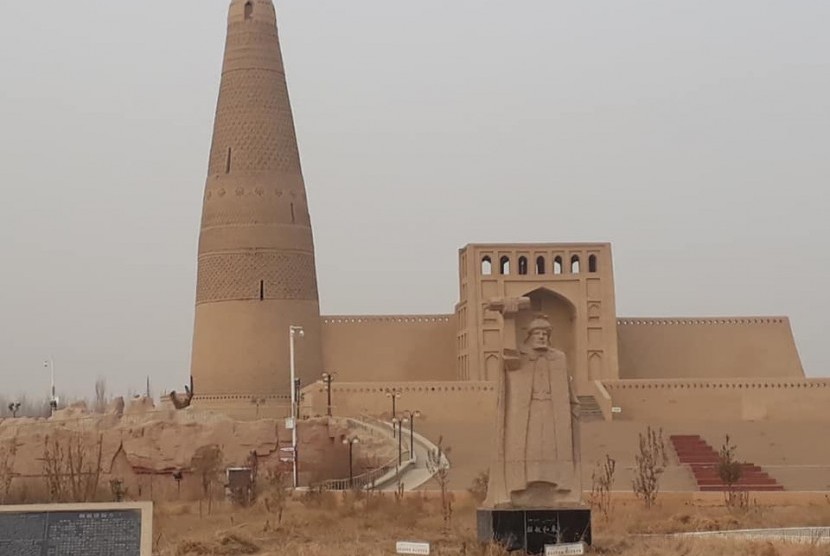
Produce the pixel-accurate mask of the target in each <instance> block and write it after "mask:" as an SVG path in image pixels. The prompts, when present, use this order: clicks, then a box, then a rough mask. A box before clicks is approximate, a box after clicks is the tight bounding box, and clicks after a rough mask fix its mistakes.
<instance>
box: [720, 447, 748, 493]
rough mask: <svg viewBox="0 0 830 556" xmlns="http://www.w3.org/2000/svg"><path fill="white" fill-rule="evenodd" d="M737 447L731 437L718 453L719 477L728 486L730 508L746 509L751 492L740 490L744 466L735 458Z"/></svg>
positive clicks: (726, 491)
mask: <svg viewBox="0 0 830 556" xmlns="http://www.w3.org/2000/svg"><path fill="white" fill-rule="evenodd" d="M736 450H737V446H735V445H734V444H732V440H731V439H730V438H729V435H728V434H727V435H726V440H725V441H724V443H723V446H721V448H720V451H719V452H718V477H720V480H721V481H722V482H723V484H724V485H726V490H725V491H724V497H725V502H726V506H727V507H728V508H746V507H747V506H749V492H748V491H746V490H741V489H739V488H738V483H739V482H740V480H741V477H742V476H743V465H742V464H741V462H739V461H738V460H737V458H736V457H735V452H736Z"/></svg>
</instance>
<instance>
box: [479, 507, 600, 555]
mask: <svg viewBox="0 0 830 556" xmlns="http://www.w3.org/2000/svg"><path fill="white" fill-rule="evenodd" d="M477 518H478V540H479V542H482V543H490V542H496V543H498V544H501V545H502V546H504V547H505V548H506V549H507V550H510V551H514V550H524V551H525V552H526V553H527V554H544V553H545V545H549V544H562V543H578V542H584V543H585V544H587V545H590V544H591V510H590V509H588V508H584V507H574V508H556V509H551V508H545V509H514V508H507V509H495V510H490V509H480V510H478V513H477Z"/></svg>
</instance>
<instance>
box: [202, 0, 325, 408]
mask: <svg viewBox="0 0 830 556" xmlns="http://www.w3.org/2000/svg"><path fill="white" fill-rule="evenodd" d="M198 267H199V270H198V280H197V287H196V320H195V327H194V333H193V358H192V375H193V383H194V390H195V393H196V396H197V399H198V397H201V396H216V395H223V396H224V395H230V396H240V397H246V396H269V395H286V394H288V392H289V391H290V390H289V382H290V380H289V355H288V353H289V352H288V350H289V326H290V325H299V326H302V327H304V329H305V337H304V338H302V339H299V338H298V339H297V341H296V347H297V357H296V369H297V376H298V377H300V378H301V379H302V382H303V384H309V383H310V382H312V381H314V380H317V379H318V378H319V376H320V374H321V372H322V352H321V348H320V307H319V301H318V296H317V276H316V270H315V264H314V240H313V238H312V233H311V220H310V218H309V212H308V202H307V200H306V192H305V185H304V183H303V175H302V171H301V168H300V155H299V152H298V149H297V139H296V136H295V132H294V120H293V116H292V114H291V105H290V103H289V100H288V89H287V86H286V81H285V70H284V68H283V62H282V54H281V52H280V44H279V37H278V34H277V26H276V14H275V10H274V5H273V4H272V2H271V0H247V1H246V0H233V2H231V7H230V12H229V15H228V37H227V42H226V45H225V59H224V64H223V68H222V83H221V86H220V90H219V101H218V103H217V107H216V120H215V124H214V130H213V145H212V147H211V150H210V164H209V168H208V177H207V184H206V186H205V196H204V209H203V212H202V228H201V234H200V237H199V264H198ZM240 399H241V398H240Z"/></svg>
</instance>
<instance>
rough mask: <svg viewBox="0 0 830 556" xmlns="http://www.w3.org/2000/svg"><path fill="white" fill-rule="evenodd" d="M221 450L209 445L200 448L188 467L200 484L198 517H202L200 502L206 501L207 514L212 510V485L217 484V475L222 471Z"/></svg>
mask: <svg viewBox="0 0 830 556" xmlns="http://www.w3.org/2000/svg"><path fill="white" fill-rule="evenodd" d="M222 460H223V455H222V449H221V448H220V447H219V446H217V445H215V444H211V445H210V446H202V447H201V448H199V449H198V450H196V453H195V454H194V455H193V459H192V460H191V462H190V467H191V469H192V470H193V472H194V473H195V474H196V475H197V476H198V477H199V479H200V480H201V484H202V498H201V499H200V500H199V516H200V517H201V516H202V501H203V500H207V503H208V514H210V512H211V510H212V508H213V485H214V484H216V483H217V482H218V475H219V472H220V471H221V469H222Z"/></svg>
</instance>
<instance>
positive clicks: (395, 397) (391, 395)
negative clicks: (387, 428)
mask: <svg viewBox="0 0 830 556" xmlns="http://www.w3.org/2000/svg"><path fill="white" fill-rule="evenodd" d="M386 397H388V398H391V399H392V422H393V423H394V422H395V419H397V401H398V398H400V397H401V391H400V390H389V391H387V392H386ZM392 436H393V437H394V436H395V427H392Z"/></svg>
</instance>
